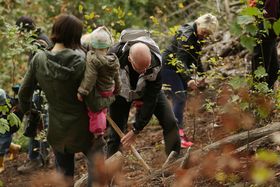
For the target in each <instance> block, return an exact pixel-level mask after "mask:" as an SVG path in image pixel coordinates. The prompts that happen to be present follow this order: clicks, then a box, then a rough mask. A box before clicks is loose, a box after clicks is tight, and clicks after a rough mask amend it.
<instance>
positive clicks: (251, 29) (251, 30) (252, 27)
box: [245, 24, 259, 36]
mask: <svg viewBox="0 0 280 187" xmlns="http://www.w3.org/2000/svg"><path fill="white" fill-rule="evenodd" d="M245 29H246V31H247V32H248V33H250V34H251V35H252V36H255V35H256V34H257V33H258V30H259V29H258V27H257V26H256V25H255V24H248V25H246V27H245Z"/></svg>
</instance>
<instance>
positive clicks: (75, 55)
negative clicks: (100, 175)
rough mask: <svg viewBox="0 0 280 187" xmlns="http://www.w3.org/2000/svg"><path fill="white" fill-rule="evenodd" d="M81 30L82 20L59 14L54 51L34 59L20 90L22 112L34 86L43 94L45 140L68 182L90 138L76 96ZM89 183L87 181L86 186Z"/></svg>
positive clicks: (81, 57)
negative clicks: (76, 158) (46, 108)
mask: <svg viewBox="0 0 280 187" xmlns="http://www.w3.org/2000/svg"><path fill="white" fill-rule="evenodd" d="M82 29H83V25H82V23H81V21H80V20H79V19H78V18H76V17H75V16H72V15H60V16H59V17H58V18H57V19H56V21H55V23H54V25H53V28H52V36H51V39H52V41H53V42H54V44H55V45H54V48H53V49H52V50H51V51H40V52H38V53H37V54H36V55H35V56H34V58H33V59H32V61H31V63H30V65H29V69H28V71H27V73H26V75H25V77H24V81H23V83H22V86H21V89H20V91H19V102H20V106H21V109H22V110H23V112H27V111H29V110H30V106H31V97H32V94H33V91H34V89H35V87H36V84H37V83H39V85H40V87H41V88H42V90H43V91H44V92H45V94H46V97H47V100H48V103H49V129H48V135H47V140H48V142H49V144H50V145H51V146H52V148H53V150H54V154H55V159H56V167H57V169H58V171H60V172H62V173H63V174H64V175H65V176H66V177H70V179H71V181H72V180H73V176H74V154H75V153H77V152H83V153H85V154H86V155H87V156H89V151H90V149H91V144H92V139H93V137H92V134H91V133H90V132H89V130H88V123H89V119H88V116H87V110H86V106H85V104H84V103H82V102H79V101H78V99H77V97H76V93H77V89H78V87H79V84H80V82H81V80H82V78H83V73H84V70H85V54H84V53H83V52H82V51H81V50H80V38H81V35H82ZM89 160H90V159H89ZM89 168H91V167H89ZM91 169H93V168H91ZM90 173H91V172H90V171H89V176H92V174H90ZM92 180H93V179H92V178H89V184H88V186H91V183H92Z"/></svg>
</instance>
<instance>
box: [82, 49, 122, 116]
mask: <svg viewBox="0 0 280 187" xmlns="http://www.w3.org/2000/svg"><path fill="white" fill-rule="evenodd" d="M119 69H120V65H119V60H118V58H117V56H116V55H114V54H108V55H102V54H99V53H98V52H95V51H93V50H91V51H89V52H88V53H87V62H86V70H85V74H84V78H83V80H82V82H81V85H80V87H79V89H78V92H79V93H80V94H82V95H84V96H86V97H85V101H86V103H87V106H88V107H89V108H90V109H91V110H92V111H94V112H97V111H100V110H101V109H103V108H107V107H109V105H110V104H112V103H113V102H114V100H115V97H114V96H111V97H102V96H101V95H100V94H99V93H100V92H105V91H113V89H114V94H119V92H120V90H121V78H120V73H119Z"/></svg>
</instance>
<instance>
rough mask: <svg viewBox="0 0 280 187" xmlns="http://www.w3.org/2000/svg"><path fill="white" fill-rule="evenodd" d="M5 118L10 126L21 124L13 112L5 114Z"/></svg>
mask: <svg viewBox="0 0 280 187" xmlns="http://www.w3.org/2000/svg"><path fill="white" fill-rule="evenodd" d="M7 120H8V121H9V124H10V125H11V126H14V125H16V126H19V125H20V124H21V121H20V119H19V118H18V117H17V116H16V115H15V114H14V113H10V114H9V115H8V116H7Z"/></svg>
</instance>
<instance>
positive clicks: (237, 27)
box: [230, 21, 242, 35]
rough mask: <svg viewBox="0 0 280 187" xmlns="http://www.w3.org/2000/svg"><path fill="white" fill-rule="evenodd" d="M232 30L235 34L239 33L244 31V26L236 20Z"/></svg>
mask: <svg viewBox="0 0 280 187" xmlns="http://www.w3.org/2000/svg"><path fill="white" fill-rule="evenodd" d="M230 32H232V33H233V34H234V35H239V34H241V33H242V28H241V26H240V24H238V23H237V22H236V21H235V22H233V23H232V24H231V25H230Z"/></svg>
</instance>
